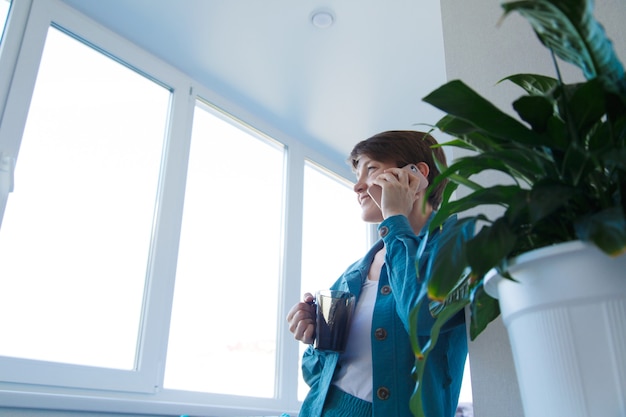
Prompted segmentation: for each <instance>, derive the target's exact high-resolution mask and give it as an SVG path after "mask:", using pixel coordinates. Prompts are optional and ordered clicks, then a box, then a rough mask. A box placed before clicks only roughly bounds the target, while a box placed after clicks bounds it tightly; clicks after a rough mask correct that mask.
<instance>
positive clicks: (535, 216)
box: [526, 181, 578, 223]
mask: <svg viewBox="0 0 626 417" xmlns="http://www.w3.org/2000/svg"><path fill="white" fill-rule="evenodd" d="M577 192H578V191H577V190H576V188H573V187H569V186H566V185H564V184H562V183H558V182H552V181H542V182H538V183H537V184H535V185H534V187H533V189H532V190H531V191H530V193H529V194H528V200H527V202H526V205H527V210H528V213H529V221H530V222H531V223H537V222H538V221H540V220H542V219H544V218H546V217H547V216H549V215H550V214H552V213H554V212H555V211H556V210H558V209H560V208H562V207H563V206H565V205H567V204H568V203H569V202H570V201H571V200H572V199H573V197H574V196H575V195H576V194H577Z"/></svg>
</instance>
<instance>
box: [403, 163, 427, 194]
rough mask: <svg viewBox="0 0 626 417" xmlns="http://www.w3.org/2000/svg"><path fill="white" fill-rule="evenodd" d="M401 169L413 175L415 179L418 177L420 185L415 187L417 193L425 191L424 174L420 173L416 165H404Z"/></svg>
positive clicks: (425, 181)
mask: <svg viewBox="0 0 626 417" xmlns="http://www.w3.org/2000/svg"><path fill="white" fill-rule="evenodd" d="M402 169H406V170H408V171H411V173H412V174H413V175H415V176H416V177H418V178H419V179H420V184H419V186H418V187H417V192H418V193H419V192H420V191H422V190H425V189H426V187H428V179H426V177H425V176H424V174H422V171H420V170H419V169H418V168H417V166H416V165H414V164H409V165H406V166H404V167H402Z"/></svg>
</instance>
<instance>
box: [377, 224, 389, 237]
mask: <svg viewBox="0 0 626 417" xmlns="http://www.w3.org/2000/svg"><path fill="white" fill-rule="evenodd" d="M388 233H389V228H388V227H387V226H382V227H381V228H380V229H378V234H379V235H380V237H385V236H387V234H388Z"/></svg>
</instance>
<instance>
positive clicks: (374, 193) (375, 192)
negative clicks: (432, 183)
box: [367, 164, 428, 207]
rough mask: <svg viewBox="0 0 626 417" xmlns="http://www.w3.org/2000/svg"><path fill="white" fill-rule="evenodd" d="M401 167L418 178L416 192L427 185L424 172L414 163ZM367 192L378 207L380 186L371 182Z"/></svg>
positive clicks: (381, 190)
mask: <svg viewBox="0 0 626 417" xmlns="http://www.w3.org/2000/svg"><path fill="white" fill-rule="evenodd" d="M402 169H406V170H407V171H410V172H411V174H413V175H415V176H416V177H418V178H419V180H420V183H419V185H418V187H417V192H418V193H419V192H420V191H422V190H425V189H426V187H428V179H426V177H425V176H424V174H422V172H421V171H420V170H419V169H418V168H417V166H416V165H414V164H409V165H406V166H404V167H402ZM367 193H368V194H369V195H370V197H372V200H374V202H375V203H376V205H377V206H378V207H380V201H381V198H382V194H383V189H382V187H381V186H379V185H376V184H372V185H370V186H369V188H368V189H367Z"/></svg>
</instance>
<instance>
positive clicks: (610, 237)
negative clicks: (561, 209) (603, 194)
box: [576, 207, 626, 256]
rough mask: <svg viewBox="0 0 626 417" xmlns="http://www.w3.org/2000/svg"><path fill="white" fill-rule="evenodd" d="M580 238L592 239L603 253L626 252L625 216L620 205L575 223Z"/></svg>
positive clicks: (620, 253)
mask: <svg viewBox="0 0 626 417" xmlns="http://www.w3.org/2000/svg"><path fill="white" fill-rule="evenodd" d="M576 234H577V235H578V237H579V238H580V239H581V240H586V241H592V242H593V243H595V244H596V245H597V246H598V247H599V248H600V249H602V250H603V251H604V252H605V253H607V254H608V255H611V256H619V255H623V254H624V253H626V216H625V215H624V212H623V211H622V210H621V209H620V207H611V208H608V209H606V210H603V211H601V212H598V213H594V214H592V215H589V216H588V217H586V218H584V219H583V220H582V221H580V222H578V223H577V224H576Z"/></svg>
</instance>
